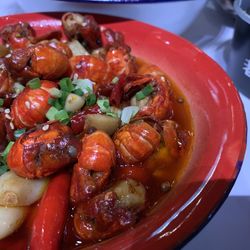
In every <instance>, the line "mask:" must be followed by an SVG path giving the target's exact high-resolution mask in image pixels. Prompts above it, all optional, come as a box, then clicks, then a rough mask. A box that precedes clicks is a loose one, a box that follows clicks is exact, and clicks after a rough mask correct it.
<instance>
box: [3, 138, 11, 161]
mask: <svg viewBox="0 0 250 250" xmlns="http://www.w3.org/2000/svg"><path fill="white" fill-rule="evenodd" d="M13 144H14V142H13V141H10V142H9V144H8V145H7V147H6V148H5V149H4V151H3V152H2V157H3V159H4V160H5V161H6V159H7V156H8V153H9V152H10V149H11V147H12V146H13Z"/></svg>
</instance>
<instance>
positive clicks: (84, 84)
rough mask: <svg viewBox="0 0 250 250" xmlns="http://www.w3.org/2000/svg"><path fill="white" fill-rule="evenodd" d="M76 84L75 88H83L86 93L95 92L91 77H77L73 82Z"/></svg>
mask: <svg viewBox="0 0 250 250" xmlns="http://www.w3.org/2000/svg"><path fill="white" fill-rule="evenodd" d="M72 83H73V84H74V85H76V87H75V89H81V90H82V91H83V93H84V94H88V93H93V85H94V82H92V81H90V80H89V79H77V80H73V82H72Z"/></svg>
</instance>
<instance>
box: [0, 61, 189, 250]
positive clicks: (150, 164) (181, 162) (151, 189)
mask: <svg viewBox="0 0 250 250" xmlns="http://www.w3.org/2000/svg"><path fill="white" fill-rule="evenodd" d="M138 62H139V65H140V67H142V66H145V65H146V63H145V62H143V61H141V60H139V61H138ZM169 80H170V79H169ZM170 82H171V88H172V90H173V93H172V97H171V98H172V101H173V111H174V117H173V120H175V121H176V122H177V123H178V124H179V126H180V128H181V130H183V131H186V135H187V138H186V146H185V149H184V151H183V152H182V154H181V156H180V157H179V158H178V159H173V158H171V157H170V156H169V154H168V152H167V151H166V149H165V147H163V146H162V147H161V148H160V149H159V150H158V151H157V152H155V153H154V154H153V155H152V156H150V157H149V159H147V160H146V161H145V162H144V163H142V164H141V165H140V166H139V167H138V168H146V169H147V172H146V176H140V171H139V172H138V173H137V174H138V178H142V179H145V182H146V190H147V209H146V210H145V211H144V212H143V214H142V215H141V218H142V219H143V217H144V216H147V212H149V211H150V209H151V208H152V207H153V206H155V205H157V202H158V201H159V199H160V198H161V197H162V196H164V195H167V194H168V192H166V191H163V189H162V183H169V184H171V188H174V185H175V183H176V182H178V178H179V177H180V176H181V174H182V173H183V171H184V170H185V166H186V165H187V162H188V160H189V155H190V153H191V148H192V133H193V124H192V119H191V114H190V110H189V106H188V103H187V101H186V99H185V97H184V96H183V94H182V93H181V91H180V90H179V89H178V88H177V86H176V85H175V84H174V83H173V82H172V81H171V80H170ZM119 168H120V167H117V168H116V169H115V171H114V172H113V174H112V177H111V183H112V181H114V180H115V178H116V176H117V175H121V173H120V171H122V170H121V169H119ZM144 175H145V174H144ZM35 208H36V205H34V206H32V207H31V208H30V214H29V216H28V218H27V219H26V221H25V223H24V224H23V225H22V226H21V228H20V229H19V230H18V231H17V232H15V233H13V234H12V235H11V236H9V237H7V238H5V239H4V240H1V241H0V249H4V250H17V249H18V250H25V249H27V247H28V242H29V234H30V231H31V226H32V218H33V216H34V213H35ZM73 210H74V207H71V208H70V210H69V213H68V218H67V223H66V226H65V232H64V237H63V240H62V245H61V250H70V249H74V248H76V247H77V246H83V247H84V246H87V245H90V244H92V242H83V241H82V240H81V239H80V238H79V237H78V236H77V235H76V233H75V231H74V225H73Z"/></svg>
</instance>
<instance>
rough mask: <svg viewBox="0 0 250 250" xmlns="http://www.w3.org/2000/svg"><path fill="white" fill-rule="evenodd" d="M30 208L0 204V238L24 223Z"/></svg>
mask: <svg viewBox="0 0 250 250" xmlns="http://www.w3.org/2000/svg"><path fill="white" fill-rule="evenodd" d="M27 211H28V208H26V207H1V206H0V240H1V239H3V238H5V237H7V236H8V235H10V234H12V233H13V232H15V231H16V230H17V229H18V228H19V227H20V226H21V224H22V223H23V221H24V219H25V217H26V214H27Z"/></svg>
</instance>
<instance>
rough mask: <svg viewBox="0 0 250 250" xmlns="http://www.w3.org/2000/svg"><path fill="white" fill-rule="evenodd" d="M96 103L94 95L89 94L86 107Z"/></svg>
mask: <svg viewBox="0 0 250 250" xmlns="http://www.w3.org/2000/svg"><path fill="white" fill-rule="evenodd" d="M95 103H96V95H95V94H90V95H88V96H87V97H86V105H87V106H92V105H94V104H95Z"/></svg>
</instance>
